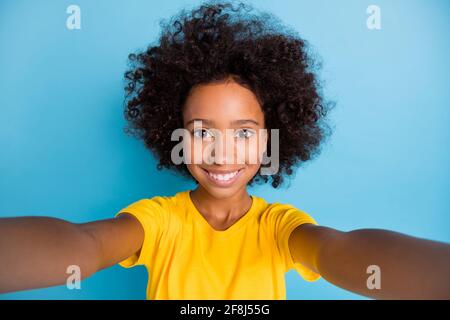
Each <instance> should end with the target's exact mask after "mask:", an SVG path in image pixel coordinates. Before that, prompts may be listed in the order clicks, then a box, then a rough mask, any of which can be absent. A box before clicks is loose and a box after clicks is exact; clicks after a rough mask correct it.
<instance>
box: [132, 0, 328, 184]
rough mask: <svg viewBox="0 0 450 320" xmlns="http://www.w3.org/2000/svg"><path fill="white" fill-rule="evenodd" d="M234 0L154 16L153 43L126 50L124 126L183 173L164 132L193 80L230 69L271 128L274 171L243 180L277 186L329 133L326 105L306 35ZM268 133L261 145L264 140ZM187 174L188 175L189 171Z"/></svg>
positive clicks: (178, 123)
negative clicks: (157, 19)
mask: <svg viewBox="0 0 450 320" xmlns="http://www.w3.org/2000/svg"><path fill="white" fill-rule="evenodd" d="M252 10H254V8H252V7H251V6H249V5H247V4H243V3H241V2H238V3H235V2H216V1H206V2H204V3H203V4H201V5H200V6H199V7H198V8H195V9H193V10H191V11H189V12H187V11H186V10H185V9H183V10H181V13H179V15H177V16H174V17H173V18H172V19H171V20H170V21H168V22H167V21H165V20H162V21H161V23H160V26H161V27H162V32H161V34H160V38H159V40H158V42H157V43H156V44H154V45H149V46H148V48H147V49H146V50H142V51H138V52H136V53H131V54H130V55H129V56H128V59H129V66H130V67H129V69H128V71H126V72H125V81H126V87H125V91H126V95H125V97H126V100H125V105H126V107H125V111H124V114H125V118H126V120H127V127H126V128H125V133H127V134H131V135H133V136H135V137H138V138H139V139H142V140H143V142H144V143H145V146H146V148H147V149H149V150H150V151H151V152H152V153H153V154H154V155H155V156H156V157H157V159H158V160H159V163H158V165H157V168H158V170H161V169H163V168H167V169H175V170H176V171H178V172H179V173H181V174H182V175H183V176H187V177H191V175H190V173H189V171H188V169H187V167H186V165H185V164H180V165H176V164H174V163H173V162H172V161H171V150H172V148H173V147H174V145H176V144H177V143H178V142H176V141H175V142H174V141H171V139H170V137H171V134H172V131H173V130H174V129H176V128H182V127H183V120H182V108H183V105H184V103H185V100H186V98H187V96H188V95H189V93H190V91H191V89H192V88H193V87H194V86H197V85H201V84H208V83H213V82H222V81H224V80H225V79H227V78H228V77H229V76H232V77H233V78H234V79H235V81H236V82H238V83H239V84H241V85H243V86H245V87H246V88H249V89H250V90H252V92H253V93H254V94H255V96H256V97H257V98H258V100H259V101H260V104H261V107H262V110H263V113H264V117H265V121H266V123H265V127H266V128H267V129H268V131H269V132H270V129H275V128H276V129H279V141H280V142H281V143H280V148H279V170H278V172H277V173H276V174H274V175H271V176H266V175H261V174H260V172H258V173H257V174H256V175H255V176H254V177H253V178H252V179H251V181H250V182H249V185H252V183H253V182H256V181H257V182H263V183H266V182H268V181H269V177H270V178H271V179H272V183H271V184H272V186H273V187H274V188H278V187H279V186H280V185H281V184H282V183H283V180H284V179H283V177H284V176H286V175H292V173H293V168H294V167H298V166H299V165H300V164H302V163H303V162H306V161H307V160H310V159H311V158H312V157H314V156H315V155H317V154H318V153H319V150H320V148H319V146H320V144H321V143H322V142H323V140H324V139H325V138H326V137H327V136H328V133H330V132H331V130H330V126H329V125H328V124H327V122H326V121H324V119H325V117H326V115H327V113H328V111H329V110H331V108H332V107H333V106H334V103H333V102H328V101H325V99H324V98H323V94H322V93H321V85H320V82H319V80H318V78H317V75H316V72H315V71H316V70H317V69H318V68H320V63H316V62H317V60H316V59H313V56H312V55H311V54H310V53H309V50H308V48H309V46H308V44H307V42H306V41H305V40H304V39H302V38H301V37H300V36H298V35H296V33H295V31H289V30H288V29H287V28H286V27H284V26H282V25H281V24H280V23H278V19H277V18H275V17H274V16H273V15H271V14H268V13H266V12H262V13H260V14H259V15H255V14H251V11H252ZM270 143H271V141H270V134H269V140H268V145H269V146H270ZM191 178H192V177H191Z"/></svg>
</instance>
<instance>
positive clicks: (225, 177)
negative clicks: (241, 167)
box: [208, 171, 238, 181]
mask: <svg viewBox="0 0 450 320" xmlns="http://www.w3.org/2000/svg"><path fill="white" fill-rule="evenodd" d="M237 173H238V171H235V172H231V173H227V174H214V173H211V172H208V174H209V176H210V177H212V178H213V179H215V180H219V181H228V180H230V179H232V178H233V177H234V176H235V175H236V174H237Z"/></svg>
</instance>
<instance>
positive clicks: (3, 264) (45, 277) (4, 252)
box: [0, 214, 144, 293]
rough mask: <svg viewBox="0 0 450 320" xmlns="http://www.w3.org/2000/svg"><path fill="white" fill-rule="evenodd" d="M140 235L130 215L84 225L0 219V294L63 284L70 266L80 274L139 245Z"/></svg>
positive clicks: (41, 219)
mask: <svg viewBox="0 0 450 320" xmlns="http://www.w3.org/2000/svg"><path fill="white" fill-rule="evenodd" d="M143 239H144V231H143V229H142V227H141V225H140V223H139V221H137V219H135V218H134V217H132V216H131V215H129V214H122V215H120V216H119V217H118V218H114V219H107V220H100V221H94V222H89V223H82V224H74V223H70V222H68V221H65V220H61V219H56V218H50V217H18V218H0V293H2V292H10V291H18V290H25V289H34V288H41V287H49V286H55V285H63V284H65V283H66V280H67V278H68V277H69V274H67V273H66V270H67V267H68V266H69V265H78V266H79V267H80V270H81V277H82V278H83V279H84V278H86V277H89V276H90V275H92V274H94V273H95V272H97V271H99V270H101V269H103V268H106V267H109V266H112V265H114V264H116V263H118V262H120V261H121V260H123V259H125V258H127V257H129V256H131V255H132V254H134V253H135V252H137V251H138V250H140V247H141V246H142V242H143Z"/></svg>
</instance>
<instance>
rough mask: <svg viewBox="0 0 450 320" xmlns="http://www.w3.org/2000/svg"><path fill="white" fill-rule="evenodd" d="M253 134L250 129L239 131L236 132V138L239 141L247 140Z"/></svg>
mask: <svg viewBox="0 0 450 320" xmlns="http://www.w3.org/2000/svg"><path fill="white" fill-rule="evenodd" d="M254 134H255V132H254V131H253V130H250V129H239V130H237V131H236V138H239V139H248V138H251V137H252V136H253V135H254Z"/></svg>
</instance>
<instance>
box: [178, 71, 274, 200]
mask: <svg viewBox="0 0 450 320" xmlns="http://www.w3.org/2000/svg"><path fill="white" fill-rule="evenodd" d="M200 121H201V122H200ZM200 124H201V125H200ZM183 125H184V128H185V129H187V132H189V133H188V134H189V139H185V143H186V145H185V148H186V150H190V154H191V158H190V161H188V162H190V163H187V164H186V166H187V168H188V170H189V172H190V173H191V174H192V176H193V177H194V178H195V179H196V180H197V181H198V183H199V187H201V188H204V189H205V190H206V191H207V192H208V193H209V194H210V195H212V196H214V197H215V198H221V199H223V198H228V197H231V196H233V195H234V194H236V193H237V192H239V191H242V190H245V188H246V186H247V183H248V182H249V181H250V180H251V179H252V178H253V176H254V175H256V174H257V172H258V170H259V168H260V166H261V158H260V157H261V155H262V154H263V152H264V151H265V148H266V144H267V138H266V135H265V131H264V130H262V129H264V128H265V126H264V113H263V112H262V109H261V105H260V104H259V102H258V100H257V98H256V96H255V95H254V94H253V92H252V91H250V90H249V89H247V88H245V87H243V86H241V85H240V84H238V83H236V82H234V81H232V80H228V81H227V82H223V83H214V84H207V85H200V86H197V87H195V88H193V90H191V93H190V95H189V97H188V98H187V100H186V103H185V105H184V109H183Z"/></svg>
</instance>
